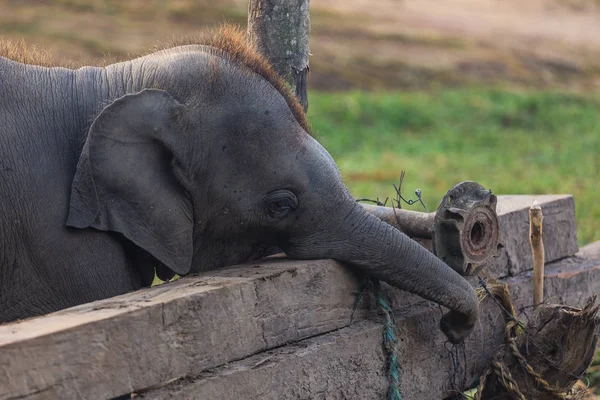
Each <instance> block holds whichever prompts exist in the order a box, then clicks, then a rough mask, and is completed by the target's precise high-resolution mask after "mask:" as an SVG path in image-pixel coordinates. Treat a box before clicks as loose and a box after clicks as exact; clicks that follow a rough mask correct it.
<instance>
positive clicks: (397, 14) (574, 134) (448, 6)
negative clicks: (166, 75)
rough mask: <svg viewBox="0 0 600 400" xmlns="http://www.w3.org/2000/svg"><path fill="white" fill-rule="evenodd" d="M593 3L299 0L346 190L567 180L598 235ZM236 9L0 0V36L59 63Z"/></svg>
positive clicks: (540, 185)
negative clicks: (305, 6)
mask: <svg viewBox="0 0 600 400" xmlns="http://www.w3.org/2000/svg"><path fill="white" fill-rule="evenodd" d="M599 17H600V8H599V3H598V1H597V0H579V1H577V0H569V1H567V0H536V1H532V2H529V3H526V4H525V3H523V2H521V1H517V0H506V1H503V2H498V1H494V0H480V1H478V2H473V1H470V0H456V1H454V2H444V1H441V0H420V1H417V0H403V1H398V0H379V1H377V2H370V1H366V0H344V1H342V0H313V1H311V22H312V31H311V43H310V46H311V53H312V56H311V59H310V62H311V75H310V79H309V87H310V93H309V102H310V106H309V117H310V122H311V124H312V126H313V128H314V132H315V134H316V136H317V137H318V139H319V140H320V141H321V142H322V143H323V144H324V145H325V146H326V148H327V149H328V150H329V151H330V152H331V154H332V155H333V156H334V158H335V160H336V161H337V163H338V165H339V167H340V169H341V171H342V174H343V176H344V177H345V181H346V183H347V185H348V186H349V187H350V190H351V191H352V193H353V194H354V195H355V196H357V197H369V198H377V197H378V198H380V199H385V198H386V197H388V196H390V197H393V195H394V190H393V187H392V183H397V182H398V179H399V176H400V172H401V170H405V171H406V179H405V180H404V184H403V192H404V193H403V194H404V195H405V197H411V195H412V193H413V192H414V190H415V189H417V188H420V189H422V193H423V199H424V201H425V203H426V204H427V206H428V207H429V208H430V209H435V207H437V202H438V201H439V200H440V199H441V197H442V196H443V195H444V194H445V192H446V191H447V190H448V189H449V188H450V187H452V186H453V185H454V184H456V183H458V182H460V181H463V180H475V181H477V182H479V183H481V184H483V185H484V186H485V187H487V188H491V189H492V190H493V191H494V192H495V193H497V194H541V193H572V194H573V195H574V196H575V201H576V214H577V221H578V238H579V242H580V244H585V243H589V242H592V241H595V240H600V203H599V202H597V201H596V200H595V197H594V196H595V195H596V194H597V188H598V178H599V177H600V173H598V170H599V167H600V161H599V159H600V158H599V156H598V153H599V152H600V132H599V130H600V113H599V112H598V111H599V107H598V106H599V105H600V97H599V96H598V95H596V94H595V91H596V90H595V89H597V88H598V87H599V86H600V79H599V78H598V77H599V76H600V57H599V56H600V24H598V23H597V21H598V18H599ZM246 18H247V1H246V0H221V1H209V0H196V1H194V0H171V1H163V0H129V1H116V0H56V1H43V0H18V1H17V0H0V35H1V36H2V38H5V39H13V40H24V41H25V42H26V43H27V44H29V45H36V46H39V47H41V48H43V49H45V50H44V51H48V56H49V57H50V58H51V59H54V60H55V61H56V63H57V64H73V63H78V64H85V63H90V64H93V63H97V62H99V61H98V60H99V59H101V60H104V61H103V62H109V61H111V60H116V59H123V58H126V57H128V56H131V54H135V53H137V52H139V51H141V50H142V49H145V48H148V47H151V46H153V45H155V44H157V43H158V42H161V41H167V40H169V39H171V38H172V37H174V36H175V37H176V36H181V35H187V34H191V33H194V32H196V31H200V30H203V29H205V28H207V27H210V26H215V25H218V24H220V23H222V22H224V21H228V22H233V23H237V24H240V25H245V24H246ZM412 197H413V198H414V196H412ZM413 208H414V209H418V208H417V207H416V206H413Z"/></svg>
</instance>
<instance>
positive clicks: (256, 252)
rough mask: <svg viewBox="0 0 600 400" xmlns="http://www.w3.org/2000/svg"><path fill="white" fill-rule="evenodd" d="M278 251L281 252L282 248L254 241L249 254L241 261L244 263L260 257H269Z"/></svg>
mask: <svg viewBox="0 0 600 400" xmlns="http://www.w3.org/2000/svg"><path fill="white" fill-rule="evenodd" d="M278 253H283V250H281V249H280V248H279V247H277V246H273V245H268V244H262V243H255V244H253V245H252V250H251V251H250V254H249V255H248V257H246V258H245V259H244V261H243V262H245V263H246V262H251V261H256V260H260V259H261V258H265V257H269V256H272V255H274V254H278Z"/></svg>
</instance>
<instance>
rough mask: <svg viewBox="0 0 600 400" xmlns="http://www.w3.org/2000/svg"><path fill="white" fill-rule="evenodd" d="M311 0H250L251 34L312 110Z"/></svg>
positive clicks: (303, 103) (305, 109) (255, 43)
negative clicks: (309, 63) (309, 57)
mask: <svg viewBox="0 0 600 400" xmlns="http://www.w3.org/2000/svg"><path fill="white" fill-rule="evenodd" d="M309 4H310V0H250V1H249V4H248V35H249V37H250V41H251V42H252V43H253V44H254V45H255V46H256V47H257V48H258V50H259V51H260V52H261V53H262V54H263V55H264V56H265V57H266V58H267V59H268V60H269V62H270V63H271V64H272V65H273V67H274V68H275V70H276V71H277V72H278V73H279V74H280V75H281V76H282V77H283V78H284V79H285V81H286V82H287V83H288V84H289V85H290V86H291V88H292V90H293V91H295V93H296V96H298V99H299V100H300V104H302V107H303V108H304V111H307V110H308V94H307V89H308V84H307V75H308V53H309V50H308V34H309V31H310V17H309V12H308V10H309Z"/></svg>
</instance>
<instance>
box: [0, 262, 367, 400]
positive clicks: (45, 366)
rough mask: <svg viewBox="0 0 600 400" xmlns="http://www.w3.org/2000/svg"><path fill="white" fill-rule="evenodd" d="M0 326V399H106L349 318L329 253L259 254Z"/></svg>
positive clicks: (342, 276) (350, 286)
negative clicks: (301, 256)
mask: <svg viewBox="0 0 600 400" xmlns="http://www.w3.org/2000/svg"><path fill="white" fill-rule="evenodd" d="M213 274H217V275H213V276H207V275H203V276H198V277H190V278H184V279H181V280H179V281H176V282H173V283H170V284H165V285H161V286H158V287H155V288H152V289H147V290H141V291H138V292H135V293H131V294H128V295H124V296H118V297H115V298H112V299H108V300H104V301H99V302H94V303H90V304H86V305H83V306H79V307H74V308H71V309H68V310H63V311H61V312H57V313H54V314H50V315H47V316H43V317H39V318H34V319H31V320H28V321H22V322H20V323H13V324H6V325H1V326H0V399H11V398H16V397H23V398H29V399H57V398H94V399H100V398H107V397H111V396H117V395H122V394H124V393H128V392H131V391H135V390H138V389H140V388H144V387H148V386H151V385H154V384H156V383H158V382H165V381H168V380H170V379H173V378H178V377H182V376H186V375H189V374H195V373H199V372H201V371H203V370H205V369H208V368H212V367H215V366H218V365H221V364H224V363H227V362H229V361H232V360H235V359H240V358H243V357H246V356H248V355H251V354H254V353H256V352H259V351H263V350H266V349H269V348H272V347H276V346H280V345H282V344H285V343H287V342H290V341H296V340H299V339H302V338H306V337H310V336H314V335H317V334H320V333H323V332H327V331H330V330H333V329H338V328H340V327H342V326H344V325H347V324H348V322H349V318H350V314H351V312H352V309H353V305H354V293H355V292H356V290H357V280H356V279H355V278H354V276H353V275H352V274H351V273H350V272H349V271H348V269H346V268H343V267H341V266H340V265H339V264H338V263H335V262H333V261H312V262H300V261H289V260H286V261H281V260H271V261H262V262H261V266H260V267H254V266H245V267H235V268H229V269H226V270H222V271H218V272H214V271H213Z"/></svg>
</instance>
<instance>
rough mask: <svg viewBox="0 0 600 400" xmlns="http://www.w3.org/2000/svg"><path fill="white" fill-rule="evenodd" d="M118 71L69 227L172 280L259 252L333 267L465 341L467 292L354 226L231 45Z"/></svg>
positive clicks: (386, 229)
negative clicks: (436, 311) (429, 306)
mask: <svg viewBox="0 0 600 400" xmlns="http://www.w3.org/2000/svg"><path fill="white" fill-rule="evenodd" d="M111 68H113V69H111ZM123 70H124V68H123V67H122V66H119V65H117V66H114V67H108V68H107V73H108V74H111V73H114V74H116V73H122V71H123ZM125 70H127V71H130V72H129V73H131V74H132V76H131V77H128V78H127V79H129V80H130V81H132V82H137V83H138V84H139V86H140V87H139V88H133V90H129V91H128V93H127V94H125V95H123V96H121V97H119V98H117V99H115V100H113V101H112V102H111V103H110V104H109V105H108V106H106V107H105V108H104V109H103V110H102V111H101V112H100V114H99V115H98V116H97V117H96V118H95V120H94V122H93V124H92V125H91V127H90V129H89V133H88V135H87V139H86V142H85V145H84V147H83V151H82V154H81V157H80V159H79V163H78V165H77V171H76V175H75V178H74V181H73V186H72V194H71V202H70V210H69V217H68V222H67V224H68V225H69V226H71V227H76V228H88V227H92V228H95V229H99V230H105V231H114V232H118V233H120V234H122V235H123V236H125V237H126V238H127V239H128V240H130V241H131V242H133V243H134V244H135V245H136V246H138V247H139V248H141V249H143V250H144V251H146V252H147V253H149V254H150V255H151V256H153V257H154V258H155V259H156V260H158V261H159V263H160V265H163V266H166V267H167V268H168V269H169V270H170V271H173V272H175V273H178V274H181V275H185V274H187V273H189V272H197V271H200V270H206V269H211V268H218V267H222V266H226V265H232V264H236V263H239V262H243V261H245V260H247V259H248V258H249V257H253V256H256V255H257V254H260V250H261V249H263V248H265V247H267V246H277V247H279V248H280V249H282V250H284V251H285V252H286V253H287V255H288V256H289V257H290V258H295V259H318V258H332V259H336V260H340V261H342V262H345V263H348V264H350V265H352V266H354V267H356V268H358V269H360V270H362V271H364V272H366V273H367V274H369V275H370V276H372V277H374V278H377V279H380V280H383V281H385V282H387V283H389V284H391V285H393V286H396V287H398V288H401V289H404V290H407V291H409V292H412V293H416V294H418V295H420V296H422V297H424V298H426V299H429V300H431V301H434V302H436V303H439V304H441V305H443V306H445V307H448V308H449V309H450V312H449V313H447V314H446V315H444V316H443V317H442V322H441V328H442V330H443V332H444V333H445V334H446V336H447V337H448V338H449V340H450V341H452V342H455V343H458V342H461V341H462V340H463V339H464V337H465V336H466V335H467V334H468V333H469V332H470V330H471V329H472V327H473V326H474V324H475V321H476V319H477V314H478V301H477V297H476V295H475V292H474V290H473V288H472V287H471V286H470V285H469V283H468V282H467V281H466V280H465V279H463V278H462V277H461V276H460V275H458V274H457V273H456V272H455V271H453V270H452V269H451V268H449V267H448V266H447V265H445V264H444V263H443V262H442V261H440V260H439V259H438V258H436V257H435V256H434V255H433V254H431V253H430V252H428V251H426V250H425V249H424V248H423V247H421V246H420V245H418V244H417V243H416V242H414V241H412V240H411V239H409V238H408V237H407V236H406V235H404V234H403V233H401V232H400V231H398V230H396V229H394V228H393V227H391V226H390V225H388V224H386V223H384V222H382V221H380V220H378V219H377V218H376V217H374V216H372V215H369V214H367V213H365V211H364V210H363V208H362V207H361V206H360V205H358V204H357V203H356V202H355V200H354V199H353V197H352V196H351V195H350V193H349V192H348V190H347V188H346V187H345V185H344V183H343V182H342V178H341V176H340V173H339V171H338V169H337V167H336V164H335V162H334V160H333V159H332V158H331V156H330V155H329V154H328V153H327V151H326V150H325V149H324V148H323V147H322V146H321V145H320V144H319V143H318V142H317V141H316V140H315V139H314V138H313V137H312V136H311V135H310V134H309V132H308V127H307V124H306V121H305V119H304V114H303V113H302V111H301V109H300V106H299V105H298V103H297V100H296V99H295V97H294V96H293V95H291V94H290V92H289V90H288V89H287V88H286V86H285V84H283V83H282V82H281V80H280V79H279V78H277V77H276V76H275V74H274V73H273V72H272V70H271V68H270V67H269V66H268V65H267V64H266V63H265V62H264V61H263V60H262V59H261V58H260V57H259V56H258V55H256V54H255V53H253V52H252V50H251V49H249V47H248V46H247V45H246V44H245V43H244V42H243V41H242V40H241V39H240V38H239V35H237V34H231V32H230V33H228V34H225V36H220V38H219V39H218V40H217V41H214V42H212V43H210V45H204V46H199V45H189V46H183V47H176V48H173V49H168V50H163V51H161V52H158V53H154V54H150V55H148V56H145V57H143V58H141V59H137V60H133V61H131V64H129V65H128V68H126V69H125ZM138 89H139V90H138Z"/></svg>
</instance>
